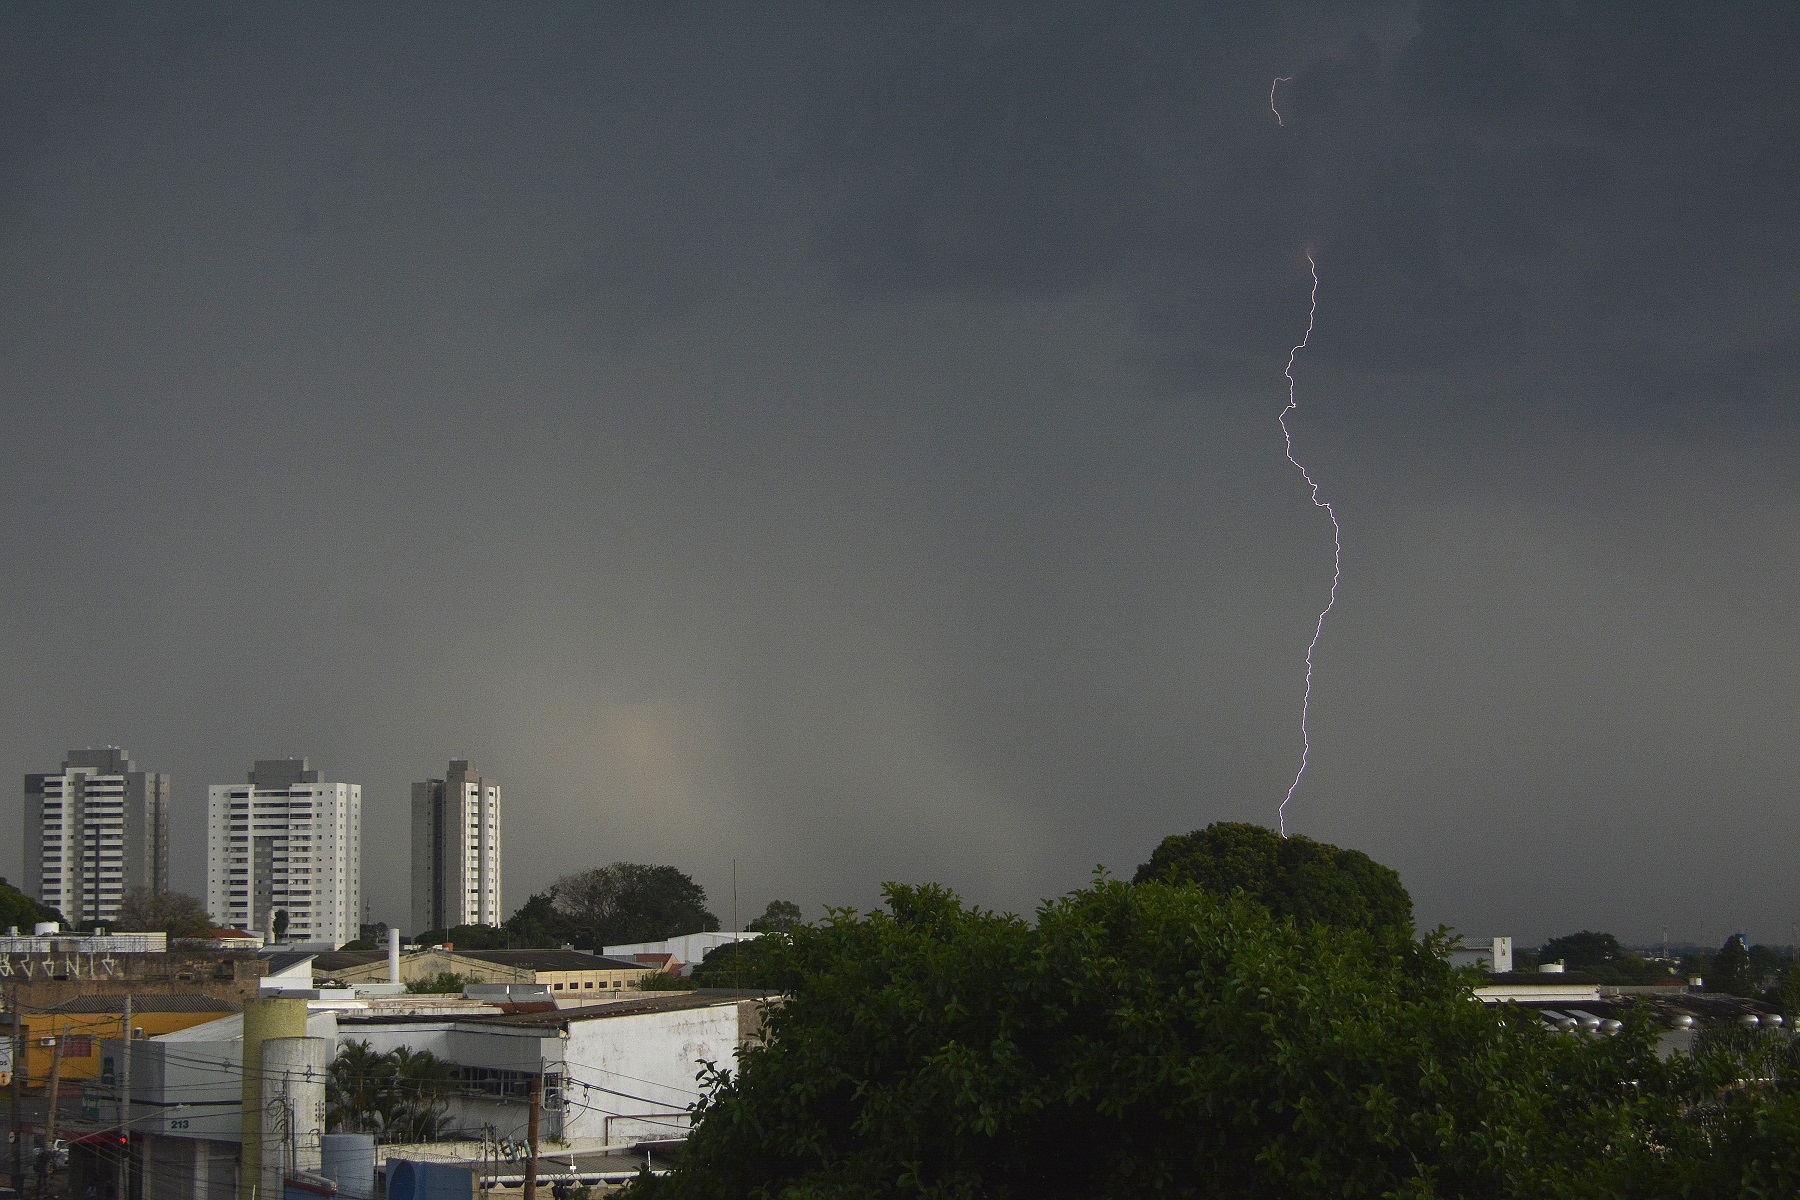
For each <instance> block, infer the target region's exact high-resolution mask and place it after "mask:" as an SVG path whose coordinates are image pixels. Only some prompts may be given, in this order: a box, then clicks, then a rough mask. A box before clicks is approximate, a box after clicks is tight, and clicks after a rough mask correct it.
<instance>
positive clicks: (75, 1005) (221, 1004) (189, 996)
mask: <svg viewBox="0 0 1800 1200" xmlns="http://www.w3.org/2000/svg"><path fill="white" fill-rule="evenodd" d="M44 1011H45V1012H53V1013H119V1014H121V1015H122V1014H123V1013H124V1012H125V997H124V996H122V995H119V996H71V997H70V998H69V999H67V1000H64V1001H63V1002H62V1003H61V1004H52V1005H51V1006H50V1007H48V1008H46V1009H45V1010H44ZM131 1011H132V1012H134V1013H159V1012H164V1013H174V1012H197V1013H234V1012H242V1011H244V1006H243V1005H241V1004H239V1003H238V1002H237V1001H235V1000H220V999H219V998H218V997H216V996H202V995H196V994H194V993H191V992H189V993H183V994H179V995H174V996H133V997H132V998H131Z"/></svg>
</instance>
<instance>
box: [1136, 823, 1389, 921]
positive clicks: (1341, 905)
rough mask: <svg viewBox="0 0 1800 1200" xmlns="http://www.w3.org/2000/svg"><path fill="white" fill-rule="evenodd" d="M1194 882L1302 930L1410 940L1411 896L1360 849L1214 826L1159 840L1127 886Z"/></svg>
mask: <svg viewBox="0 0 1800 1200" xmlns="http://www.w3.org/2000/svg"><path fill="white" fill-rule="evenodd" d="M1152 880H1155V881H1160V882H1163V883H1179V884H1192V885H1194V886H1196V887H1199V888H1202V889H1204V890H1206V891H1208V892H1211V893H1213V894H1214V895H1216V896H1229V895H1230V894H1231V893H1232V892H1233V891H1236V890H1240V889H1241V890H1242V891H1243V893H1244V894H1245V895H1246V896H1247V897H1249V898H1250V899H1251V900H1253V901H1255V902H1256V903H1258V904H1260V905H1262V906H1263V907H1264V908H1267V909H1268V910H1269V911H1270V912H1272V913H1274V914H1276V915H1277V916H1285V917H1292V918H1294V920H1295V921H1297V922H1299V923H1300V924H1302V925H1314V924H1318V925H1335V926H1339V927H1342V928H1345V929H1367V930H1376V931H1381V932H1383V933H1384V934H1385V935H1386V936H1389V937H1394V936H1399V937H1404V938H1407V939H1410V937H1411V935H1412V897H1411V896H1410V895H1408V894H1407V891H1406V888H1404V887H1403V886H1401V883H1400V876H1399V873H1398V872H1396V871H1394V870H1393V868H1391V867H1384V866H1382V865H1381V864H1380V863H1378V862H1376V861H1375V860H1374V859H1372V858H1370V857H1369V856H1368V855H1366V854H1364V853H1362V852H1361V851H1358V850H1345V849H1341V848H1340V847H1337V846H1333V845H1330V844H1328V843H1326V842H1315V841H1313V840H1312V839H1311V838H1306V837H1299V836H1294V837H1288V838H1284V837H1281V836H1280V835H1279V834H1277V833H1276V832H1275V831H1274V830H1272V829H1268V828H1265V827H1264V826H1261V825H1250V824H1245V823H1243V822H1237V821H1219V822H1216V823H1214V824H1212V825H1208V826H1207V827H1206V828H1205V829H1199V830H1195V831H1194V832H1193V833H1186V834H1177V835H1172V836H1170V837H1166V838H1164V839H1163V841H1162V844H1161V845H1159V846H1157V848H1156V850H1155V851H1154V852H1153V853H1152V854H1151V855H1150V861H1149V862H1146V863H1144V864H1143V865H1142V866H1140V867H1138V869H1137V874H1136V875H1135V876H1133V882H1136V883H1147V882H1150V881H1152Z"/></svg>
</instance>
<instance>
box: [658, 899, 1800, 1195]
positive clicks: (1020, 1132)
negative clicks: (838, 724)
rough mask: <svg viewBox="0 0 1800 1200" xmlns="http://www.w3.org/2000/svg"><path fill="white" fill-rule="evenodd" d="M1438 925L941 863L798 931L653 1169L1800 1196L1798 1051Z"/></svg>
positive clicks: (697, 1173)
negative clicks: (1381, 926) (770, 984)
mask: <svg viewBox="0 0 1800 1200" xmlns="http://www.w3.org/2000/svg"><path fill="white" fill-rule="evenodd" d="M1439 949H1440V947H1439V946H1438V945H1437V944H1436V942H1435V940H1433V939H1428V940H1427V941H1426V942H1425V943H1424V944H1412V943H1407V944H1405V945H1402V944H1400V943H1398V942H1396V941H1394V940H1392V939H1391V938H1388V937H1386V936H1385V935H1383V934H1381V933H1377V932H1370V931H1364V930H1349V931H1346V930H1343V929H1333V928H1330V927H1327V926H1324V925H1321V924H1319V923H1316V922H1315V923H1310V924H1305V925H1301V924H1296V923H1293V922H1290V921H1286V920H1283V919H1279V918H1277V917H1276V916H1274V915H1273V914H1272V913H1271V912H1270V911H1269V910H1268V909H1266V908H1264V907H1262V906H1260V905H1258V904H1255V903H1253V902H1251V901H1250V900H1248V899H1247V898H1246V897H1243V896H1234V897H1227V898H1221V897H1219V896H1217V895H1214V894H1211V893H1209V892H1207V891H1205V890H1203V889H1200V888H1197V887H1192V886H1177V885H1169V884H1164V883H1160V882H1156V881H1150V882H1146V883H1144V884H1140V885H1138V886H1135V887H1133V886H1127V885H1124V884H1121V883H1117V882H1112V881H1101V882H1099V883H1097V884H1095V885H1094V886H1093V887H1091V888H1089V889H1086V890H1084V891H1082V892H1078V893H1075V894H1073V895H1071V896H1067V897H1064V898H1062V899H1060V900H1057V901H1054V902H1052V903H1049V904H1046V905H1045V906H1044V907H1043V908H1042V909H1041V910H1040V911H1039V913H1038V919H1037V921H1036V923H1035V924H1032V923H1029V922H1027V921H1024V920H1021V919H1019V918H1016V917H1011V916H1001V915H996V914H992V913H984V912H980V911H977V910H971V909H968V908H965V907H964V906H963V905H962V904H961V903H960V902H959V901H958V900H957V899H956V898H955V897H954V896H953V895H951V894H949V893H947V892H944V891H942V890H940V889H937V888H931V887H926V888H902V887H890V888H889V889H888V911H886V912H879V913H873V914H870V915H868V916H865V917H857V916H855V915H854V914H851V913H847V912H838V913H833V914H831V915H830V916H829V917H828V919H827V920H826V921H825V922H824V923H823V924H821V925H817V926H800V927H798V928H796V929H795V930H794V931H792V933H791V934H789V935H786V936H784V937H782V938H781V939H779V940H774V939H771V940H770V941H769V944H768V946H767V947H766V950H767V951H768V954H769V961H768V962H767V963H766V964H764V965H765V966H766V967H767V969H768V970H769V971H770V973H771V976H772V977H773V978H774V979H775V980H776V981H777V983H778V985H779V986H780V987H781V988H782V989H783V990H784V991H785V993H786V995H785V997H784V1001H783V1003H782V1004H780V1005H779V1006H776V1007H774V1008H772V1009H771V1010H770V1012H769V1014H768V1017H767V1024H766V1029H765V1032H766V1035H767V1041H766V1043H765V1044H763V1045H761V1046H754V1047H751V1048H749V1049H747V1050H746V1051H745V1052H744V1053H743V1054H742V1055H741V1056H740V1059H739V1068H738V1070H737V1071H736V1072H735V1073H729V1072H714V1073H712V1074H711V1076H710V1078H709V1081H708V1089H709V1090H708V1094H707V1096H706V1098H705V1100H704V1101H703V1102H702V1104H701V1105H700V1107H699V1109H698V1112H697V1117H698V1123H697V1126H696V1128H695V1130H694V1132H693V1134H692V1136H691V1137H690V1138H689V1140H688V1142H687V1145H686V1147H685V1148H684V1150H683V1152H682V1153H681V1155H680V1156H679V1157H678V1158H677V1161H676V1165H675V1169H674V1172H673V1173H672V1174H671V1175H669V1176H667V1177H665V1178H662V1179H658V1180H650V1179H647V1178H645V1179H641V1180H640V1181H639V1183H638V1184H637V1185H636V1187H637V1192H638V1194H639V1195H641V1196H648V1197H677V1198H681V1200H689V1198H692V1200H700V1198H706V1200H714V1198H717V1200H723V1198H725V1197H733V1198H736V1197H746V1196H750V1197H770V1198H773V1197H791V1198H794V1200H798V1198H801V1197H807V1198H824V1197H845V1198H849V1197H859V1198H860V1197H882V1196H901V1195H909V1196H939V1197H970V1198H973V1197H995V1198H1000V1200H1005V1198H1009V1197H1018V1198H1021V1200H1023V1198H1024V1197H1075V1196H1082V1197H1088V1196H1093V1197H1108V1196H1117V1197H1127V1196H1129V1197H1148V1196H1175V1195H1182V1196H1210V1197H1220V1198H1224V1197H1232V1198H1234V1200H1236V1198H1246V1197H1271V1198H1273V1197H1282V1198H1289V1197H1302V1198H1304V1197H1319V1198H1321V1200H1323V1198H1324V1197H1333V1198H1343V1197H1370V1198H1373V1197H1377V1196H1382V1197H1385V1196H1394V1197H1414V1198H1423V1197H1430V1196H1481V1197H1519V1198H1523V1197H1532V1198H1534V1200H1535V1198H1541V1197H1561V1196H1567V1197H1586V1198H1593V1200H1600V1198H1603V1197H1605V1198H1612V1197H1617V1198H1621V1200H1622V1198H1624V1197H1628V1196H1661V1195H1686V1196H1717V1197H1725V1196H1738V1195H1766V1196H1776V1195H1791V1194H1794V1190H1795V1185H1796V1183H1800V1136H1796V1135H1800V1097H1796V1096H1795V1095H1793V1094H1791V1093H1790V1092H1788V1091H1786V1090H1784V1089H1787V1088H1791V1087H1792V1085H1791V1084H1789V1083H1785V1082H1770V1083H1767V1084H1762V1085H1757V1086H1751V1087H1746V1086H1744V1085H1743V1083H1742V1081H1743V1080H1746V1079H1750V1080H1758V1079H1761V1080H1769V1081H1781V1080H1790V1079H1794V1078H1800V1051H1796V1050H1795V1048H1794V1047H1793V1045H1792V1044H1791V1043H1788V1042H1786V1041H1785V1040H1781V1039H1771V1038H1767V1037H1763V1038H1758V1037H1756V1036H1754V1035H1751V1034H1747V1033H1745V1034H1741V1035H1730V1034H1726V1035H1723V1036H1721V1037H1720V1038H1718V1039H1715V1042H1714V1043H1713V1044H1710V1045H1706V1046H1703V1047H1702V1049H1701V1052H1700V1053H1699V1054H1697V1055H1696V1057H1695V1058H1694V1059H1692V1060H1688V1059H1676V1060H1674V1061H1673V1062H1669V1063H1664V1062H1663V1061H1661V1060H1659V1058H1658V1056H1657V1054H1656V1053H1655V1044H1656V1042H1655V1030H1654V1029H1653V1028H1652V1027H1651V1026H1650V1024H1649V1022H1648V1021H1647V1019H1644V1018H1641V1017H1633V1018H1632V1019H1630V1020H1628V1021H1627V1022H1626V1027H1625V1029H1624V1030H1623V1031H1622V1032H1621V1033H1620V1034H1619V1035H1618V1036H1616V1037H1612V1038H1593V1037H1588V1036H1586V1035H1582V1034H1579V1033H1576V1034H1562V1033H1555V1032H1551V1031H1549V1030H1548V1029H1546V1027H1545V1025H1544V1023H1543V1022H1542V1021H1540V1020H1538V1019H1536V1018H1535V1017H1531V1016H1529V1015H1524V1014H1518V1013H1515V1012H1513V1011H1511V1010H1508V1009H1505V1008H1498V1009H1497V1008H1493V1007H1489V1006H1486V1005H1483V1004H1479V1003H1476V1002H1475V1001H1474V1000H1473V999H1472V997H1471V996H1470V994H1469V992H1468V990H1467V988H1466V986H1465V985H1464V983H1463V982H1462V980H1461V977H1460V976H1459V975H1458V974H1457V973H1456V972H1453V971H1452V970H1451V969H1450V968H1449V967H1448V966H1447V965H1446V963H1445V961H1444V959H1443V957H1442V956H1441V955H1440V954H1439V953H1438V951H1439Z"/></svg>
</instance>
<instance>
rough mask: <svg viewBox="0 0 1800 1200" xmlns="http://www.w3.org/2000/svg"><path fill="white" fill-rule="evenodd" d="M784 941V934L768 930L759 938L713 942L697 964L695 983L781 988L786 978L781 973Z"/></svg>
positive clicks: (722, 986) (719, 986) (716, 985)
mask: <svg viewBox="0 0 1800 1200" xmlns="http://www.w3.org/2000/svg"><path fill="white" fill-rule="evenodd" d="M781 941H782V935H781V934H778V933H765V934H763V935H762V936H761V937H759V938H749V939H747V940H745V941H741V942H727V943H726V944H725V945H723V946H714V947H713V948H712V949H711V950H708V951H707V952H706V957H705V958H703V959H701V960H700V963H699V965H698V966H696V967H695V968H694V974H693V976H692V979H693V982H694V985H695V986H697V987H715V988H779V987H780V986H781V984H782V982H783V981H784V979H785V976H784V975H783V974H782V971H783V964H784V962H785V958H784V948H783V947H782V945H781Z"/></svg>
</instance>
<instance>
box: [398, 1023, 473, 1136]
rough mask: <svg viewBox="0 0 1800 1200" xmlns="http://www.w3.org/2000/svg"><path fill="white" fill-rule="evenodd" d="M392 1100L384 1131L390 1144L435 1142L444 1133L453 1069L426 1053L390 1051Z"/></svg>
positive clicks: (453, 1081)
mask: <svg viewBox="0 0 1800 1200" xmlns="http://www.w3.org/2000/svg"><path fill="white" fill-rule="evenodd" d="M391 1058H392V1060H393V1074H392V1076H391V1077H390V1082H389V1087H390V1089H391V1094H392V1097H393V1105H392V1108H391V1111H390V1112H389V1114H388V1115H387V1118H386V1124H385V1127H384V1132H385V1133H386V1134H387V1137H386V1139H385V1140H387V1141H390V1142H435V1141H437V1140H438V1138H439V1136H440V1135H441V1134H442V1133H443V1132H444V1124H445V1119H446V1116H447V1114H448V1111H449V1107H450V1101H449V1096H450V1089H451V1087H452V1085H454V1083H455V1082H456V1068H455V1067H454V1066H453V1065H452V1064H450V1063H447V1062H445V1061H444V1060H443V1059H441V1058H439V1057H437V1056H436V1055H435V1054H433V1053H431V1051H429V1050H417V1051H415V1050H411V1049H409V1048H407V1047H405V1046H400V1047H398V1048H396V1049H395V1050H393V1051H392V1052H391Z"/></svg>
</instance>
